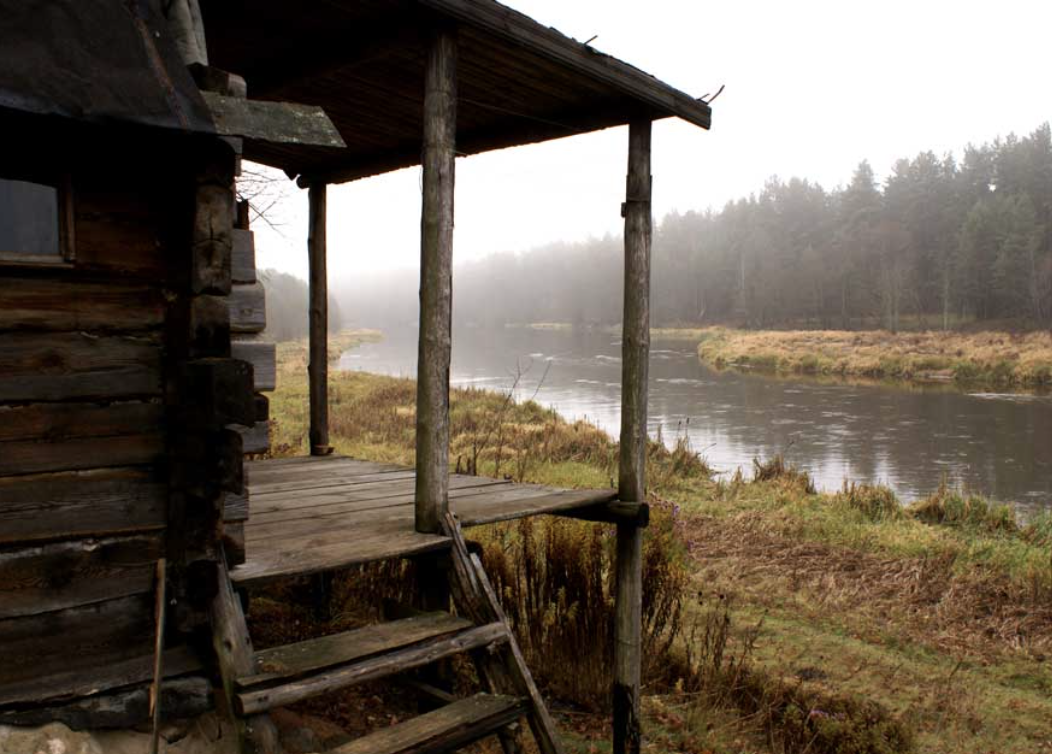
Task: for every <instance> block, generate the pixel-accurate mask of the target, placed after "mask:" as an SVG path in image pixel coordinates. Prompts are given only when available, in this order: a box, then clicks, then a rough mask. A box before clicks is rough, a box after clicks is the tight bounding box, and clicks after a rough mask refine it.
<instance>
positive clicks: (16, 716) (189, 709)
mask: <svg viewBox="0 0 1052 754" xmlns="http://www.w3.org/2000/svg"><path fill="white" fill-rule="evenodd" d="M149 697H150V692H149V688H148V687H147V686H138V687H136V688H132V689H129V690H121V691H115V692H112V693H108V694H93V695H92V696H87V697H83V698H81V699H76V700H74V701H72V702H68V703H65V704H63V703H56V704H52V705H46V706H37V705H34V706H32V707H26V708H17V707H13V708H10V709H7V710H3V709H0V725H23V726H30V725H47V724H48V723H55V722H58V723H65V724H66V725H68V726H69V727H70V728H72V729H73V730H86V729H88V730H97V729H105V728H135V727H137V726H140V725H142V724H144V723H146V722H148V721H149V720H150V710H149V707H150V698H149ZM211 709H212V683H211V681H209V680H208V679H207V678H205V677H203V676H188V677H183V678H169V679H167V680H165V682H164V686H163V687H162V689H161V719H162V720H164V721H170V720H185V719H188V718H193V717H197V716H198V715H202V714H204V713H205V712H208V711H209V710H211Z"/></svg>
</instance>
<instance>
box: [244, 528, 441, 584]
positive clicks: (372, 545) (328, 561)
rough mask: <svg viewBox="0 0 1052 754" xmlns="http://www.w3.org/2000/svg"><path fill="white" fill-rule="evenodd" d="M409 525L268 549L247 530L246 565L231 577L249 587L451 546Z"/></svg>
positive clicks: (343, 533) (439, 537)
mask: <svg viewBox="0 0 1052 754" xmlns="http://www.w3.org/2000/svg"><path fill="white" fill-rule="evenodd" d="M407 528H408V527H407V526H406V524H405V523H404V522H396V523H395V524H394V525H391V526H387V527H383V526H380V527H375V528H373V527H370V528H369V530H368V531H363V532H355V536H354V537H353V538H350V539H349V538H348V535H347V532H346V530H344V531H342V532H341V537H340V538H333V541H327V542H324V543H322V544H318V545H316V546H313V545H312V546H310V547H309V548H304V547H301V546H300V544H301V541H300V540H296V539H290V540H288V541H286V542H284V543H282V544H281V546H280V549H279V547H274V548H272V549H271V550H270V551H268V552H259V551H257V550H254V549H253V547H252V543H251V532H250V531H249V530H248V529H246V533H247V535H248V539H249V541H248V548H249V550H248V555H249V557H248V560H247V561H246V562H245V564H244V565H241V566H238V567H237V568H235V569H234V570H233V571H232V572H231V577H232V578H233V579H234V581H235V582H237V583H238V584H242V585H246V586H248V585H252V584H262V583H265V582H267V581H272V580H274V579H279V578H283V577H285V576H289V575H293V574H295V575H302V576H309V575H310V574H312V573H319V572H321V571H331V570H335V569H339V568H346V567H348V566H352V565H358V564H361V563H371V562H375V561H377V560H388V559H390V558H398V557H410V556H413V555H419V554H421V553H425V552H433V551H435V550H441V549H444V548H447V547H449V540H448V539H446V538H445V537H442V536H439V535H437V534H421V533H419V532H415V531H412V530H407ZM337 531H338V530H337ZM340 540H342V541H340ZM304 544H305V543H304Z"/></svg>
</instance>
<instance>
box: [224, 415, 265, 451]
mask: <svg viewBox="0 0 1052 754" xmlns="http://www.w3.org/2000/svg"><path fill="white" fill-rule="evenodd" d="M230 428H231V429H233V430H234V431H235V432H237V433H238V434H239V435H241V449H242V450H243V451H244V452H245V453H266V452H267V451H268V450H270V422H266V421H262V422H256V423H255V424H252V425H251V426H247V427H246V426H245V425H244V424H232V425H230Z"/></svg>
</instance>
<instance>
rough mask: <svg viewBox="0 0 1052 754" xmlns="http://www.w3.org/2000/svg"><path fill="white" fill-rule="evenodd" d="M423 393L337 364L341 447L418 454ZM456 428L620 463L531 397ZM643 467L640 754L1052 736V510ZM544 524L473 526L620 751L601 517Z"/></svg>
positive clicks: (588, 739) (913, 746)
mask: <svg viewBox="0 0 1052 754" xmlns="http://www.w3.org/2000/svg"><path fill="white" fill-rule="evenodd" d="M373 337H376V335H375V334H374V333H361V332H358V333H343V334H341V335H340V336H339V337H338V339H337V340H336V341H334V344H333V347H332V350H333V353H334V355H337V354H338V353H339V351H340V350H341V349H343V348H349V347H352V346H353V345H354V344H355V343H356V342H361V341H362V340H364V339H370V338H373ZM704 345H705V344H704V343H703V346H704ZM279 360H280V361H279V376H278V383H279V386H278V390H277V391H276V392H275V393H273V394H272V398H271V415H272V417H273V419H272V421H273V423H274V427H273V436H274V445H273V447H274V451H275V453H276V454H278V455H295V454H302V453H305V452H306V448H307V439H306V435H307V428H306V418H307V402H306V401H307V384H306V360H305V349H304V347H303V345H302V344H282V345H281V346H280V347H279ZM414 397H415V384H414V383H413V382H412V381H410V380H404V379H395V378H388V377H381V376H376V375H369V374H363V373H351V372H338V373H334V374H332V384H331V392H330V406H331V410H332V418H331V423H332V438H331V439H332V442H333V444H334V445H335V447H336V450H337V451H338V452H340V453H344V454H347V455H351V456H356V457H360V458H367V459H373V460H380V461H392V462H398V463H406V464H409V463H412V461H413V427H414ZM451 427H452V448H451V450H452V452H451V459H452V461H453V462H454V463H456V464H457V465H459V466H460V468H461V469H462V470H469V471H475V472H477V473H479V474H484V475H491V476H508V477H511V478H513V479H516V480H523V481H529V482H542V483H546V484H554V485H561V486H567V487H590V486H605V485H609V484H611V480H612V479H613V478H616V458H617V455H616V446H615V444H614V443H613V442H612V441H611V440H610V439H609V438H608V437H607V436H606V435H604V434H603V433H602V432H600V431H599V430H597V429H596V428H594V427H592V426H591V425H588V424H586V423H582V422H577V423H569V422H566V421H564V420H562V419H561V418H560V417H559V416H558V415H556V414H554V413H553V412H551V411H548V410H546V409H544V408H542V407H540V406H538V405H536V404H533V403H526V404H515V403H513V402H510V401H509V400H507V399H506V398H505V397H504V396H502V395H499V394H495V393H489V392H484V391H478V390H456V391H454V393H453V395H452V415H451ZM649 480H650V484H649V489H650V494H651V497H652V500H653V504H654V508H655V516H654V523H653V524H652V526H651V529H650V530H649V533H648V540H647V551H646V557H645V560H646V563H647V566H646V569H647V570H646V573H647V590H648V601H647V603H646V604H645V606H644V610H645V615H646V616H647V618H646V620H647V626H648V631H649V633H648V653H647V654H648V656H650V657H651V659H652V660H653V662H652V663H651V665H652V667H649V669H648V672H647V679H648V680H647V690H646V694H647V695H646V698H645V701H644V712H645V715H646V721H647V728H648V748H647V751H652V752H666V751H668V752H689V753H691V754H703V753H704V752H710V753H716V752H796V753H798V754H804V752H808V753H809V754H819V752H841V753H842V754H848V753H849V752H874V753H875V754H876V753H877V752H893V751H917V752H946V753H950V752H962V753H963V752H969V753H971V752H999V753H1002V754H1014V753H1016V752H1018V753H1019V754H1022V752H1052V669H1050V665H1049V660H1050V657H1052V519H1050V518H1049V517H1047V516H1044V517H1039V518H1038V519H1036V520H1033V521H1031V522H1030V523H1029V524H1027V525H1025V526H1022V525H1019V524H1017V523H1016V522H1015V520H1014V518H1013V516H1012V515H1011V512H1010V511H1007V510H1005V509H1000V508H997V507H994V506H991V505H989V504H987V503H986V502H985V501H983V500H981V499H976V498H971V499H969V498H964V497H962V496H961V495H959V494H957V493H956V492H955V491H953V490H949V489H943V490H940V491H939V492H938V493H936V494H935V495H933V496H932V497H931V498H930V499H927V500H923V501H909V502H910V504H909V505H905V506H904V505H902V504H900V501H897V500H895V499H894V496H893V495H892V493H891V492H890V491H889V490H886V489H884V488H880V487H868V486H847V487H845V489H844V490H842V491H841V492H840V493H838V494H835V495H831V494H819V493H816V492H814V489H813V487H812V486H811V484H810V480H808V479H807V478H806V476H804V475H802V474H800V473H798V472H796V471H795V470H794V469H792V468H789V467H786V466H785V465H784V464H783V463H781V461H780V460H779V459H769V460H768V461H767V462H765V463H758V464H757V465H756V467H755V468H754V469H745V470H742V472H741V473H739V474H738V475H737V476H735V477H734V478H732V479H725V480H717V479H716V478H714V477H713V476H712V475H711V474H710V473H709V472H708V469H707V468H706V466H705V464H704V461H703V459H699V458H698V457H697V456H696V455H695V454H693V453H692V452H691V450H690V448H689V447H686V445H685V444H684V443H680V444H679V446H677V447H676V448H674V449H673V450H671V451H670V450H667V449H665V448H663V447H660V446H656V445H655V446H654V447H653V448H652V449H651V453H650V471H649ZM531 522H532V523H526V524H510V525H503V526H496V527H492V528H490V529H488V530H486V531H481V530H478V529H476V530H472V536H474V537H475V538H478V539H481V540H482V542H483V544H484V546H485V553H486V563H487V569H488V570H489V571H490V573H491V575H492V576H493V577H494V579H495V580H496V581H497V582H498V584H499V585H500V586H501V591H502V594H503V595H504V598H505V600H506V601H507V602H508V607H509V612H510V613H512V615H513V618H514V619H515V620H516V627H517V630H518V631H519V633H520V636H521V637H522V642H523V645H524V649H526V651H527V654H528V655H529V656H530V660H531V665H532V666H533V667H534V668H535V670H536V672H537V674H538V676H539V680H540V681H541V683H542V684H543V685H544V687H545V689H546V690H547V691H548V693H549V694H550V695H552V696H553V697H554V698H555V699H556V704H555V706H556V708H557V710H558V718H559V721H560V724H561V725H562V726H563V728H564V730H565V732H566V734H567V738H568V740H569V741H570V743H571V749H572V750H573V751H576V752H582V753H583V752H603V751H608V750H609V748H608V744H607V743H606V742H607V741H608V740H609V739H608V735H607V730H606V722H605V721H606V719H607V718H606V715H605V714H603V712H602V710H601V706H602V698H601V697H602V694H601V693H598V692H597V689H598V690H601V689H603V688H604V686H603V684H604V683H605V682H606V681H605V678H606V676H605V675H604V672H603V668H604V667H605V662H604V661H603V657H602V656H601V655H602V653H603V652H605V651H607V649H608V647H609V636H608V632H607V631H606V630H605V629H604V626H608V617H609V603H610V600H609V585H608V583H607V581H606V576H607V575H608V569H609V563H610V532H609V531H608V530H606V529H605V528H604V527H601V526H595V525H591V524H583V523H580V522H569V521H558V522H551V521H543V520H538V519H535V520H531ZM527 572H528V574H527V575H524V573H527ZM529 574H532V575H529ZM567 574H570V575H569V576H567ZM403 575H404V574H403ZM560 579H561V580H560ZM370 583H371V584H383V585H385V586H384V588H390V584H391V583H392V580H391V578H390V573H385V574H383V575H381V576H378V575H377V574H376V573H371V574H370V573H363V574H361V575H359V576H358V577H356V580H355V579H352V580H351V581H350V582H348V585H347V586H346V590H345V591H346V593H347V594H348V595H350V597H349V599H350V598H351V597H354V596H355V595H357V596H358V597H359V598H360V596H361V595H360V592H361V591H362V589H363V588H364V585H366V584H370ZM523 591H527V592H528V593H529V595H530V599H529V600H526V601H523V600H522V599H520V597H521V592H523ZM516 595H520V597H517V596H516ZM352 601H353V600H352ZM275 609H276V608H275ZM348 612H353V611H352V610H350V609H348ZM296 620H297V621H298V620H299V618H297V619H296ZM297 625H298V624H297ZM590 653H592V654H590ZM594 653H599V655H600V656H599V657H598V658H596V659H595V660H594V661H592V660H591V659H590V658H592V656H593V654H594ZM573 658H576V660H575V659H573ZM378 693H382V691H381V692H378ZM370 698H372V697H370ZM366 701H367V702H368V700H366ZM370 703H371V702H370ZM374 706H375V705H374ZM332 714H333V715H335V716H336V717H337V718H338V719H342V718H339V715H340V714H344V715H346V713H345V712H344V713H340V712H339V711H338V710H335V709H334V710H332ZM352 722H353V721H351V720H349V719H348V720H347V724H348V725H351V724H352Z"/></svg>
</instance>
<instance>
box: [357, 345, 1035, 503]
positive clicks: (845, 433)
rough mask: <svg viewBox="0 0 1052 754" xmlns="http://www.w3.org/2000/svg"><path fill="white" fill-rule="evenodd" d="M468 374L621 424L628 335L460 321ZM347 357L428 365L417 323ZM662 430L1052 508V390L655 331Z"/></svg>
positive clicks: (825, 471)
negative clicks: (811, 359)
mask: <svg viewBox="0 0 1052 754" xmlns="http://www.w3.org/2000/svg"><path fill="white" fill-rule="evenodd" d="M453 342H454V346H453V366H452V375H451V379H452V382H453V384H454V385H457V386H469V385H471V386H476V387H482V388H487V389H492V390H499V391H507V390H509V389H511V388H512V386H513V385H515V383H516V376H517V375H518V379H517V382H518V384H517V386H516V388H515V392H516V397H517V398H519V399H528V398H531V397H534V396H536V400H537V401H538V402H539V403H541V404H543V405H546V406H551V407H554V408H555V409H556V410H558V411H559V413H561V414H562V415H563V416H565V417H567V418H569V419H578V418H584V419H587V420H589V421H591V422H593V423H595V424H597V425H598V426H600V427H601V428H603V429H604V430H606V431H607V432H609V433H611V434H612V435H614V436H616V435H617V433H618V432H619V427H620V410H619V409H620V384H619V383H620V378H621V361H620V349H621V345H620V340H619V338H617V337H616V336H612V335H609V334H604V333H600V332H577V331H572V332H571V331H553V330H532V329H518V328H516V329H494V330H482V329H465V330H462V331H458V332H456V333H455V334H454V341H453ZM340 367H341V368H343V369H353V370H361V371H367V372H376V373H379V374H389V375H396V376H408V377H411V376H414V375H415V373H416V335H415V333H414V332H406V333H395V334H393V335H391V336H389V337H387V338H385V339H384V340H383V341H382V342H380V343H374V344H367V345H364V346H362V347H361V348H358V349H355V350H352V351H348V352H346V353H345V354H343V356H342V358H341V360H340ZM650 432H651V436H652V437H657V436H658V433H659V432H660V436H661V437H662V439H663V440H664V441H665V442H666V443H667V444H672V443H673V442H675V440H676V438H677V437H680V436H683V435H686V436H687V437H688V438H689V440H690V443H691V447H692V448H693V449H694V450H695V451H697V452H699V453H701V454H702V455H703V456H704V457H705V458H706V459H707V460H708V462H709V463H710V464H711V465H712V466H713V467H715V468H716V469H717V470H719V471H720V472H721V473H725V474H732V473H733V472H734V471H735V470H736V469H737V468H739V467H740V468H742V469H743V470H744V471H745V472H746V473H749V472H751V469H752V460H753V459H754V458H760V459H765V458H770V457H771V456H773V455H775V454H777V453H782V454H784V455H785V457H786V458H787V459H788V460H790V461H791V462H792V463H794V464H796V465H797V466H798V467H800V468H803V469H806V470H807V471H808V472H809V473H810V474H812V476H813V477H814V479H815V482H816V484H817V485H818V486H819V487H820V488H822V489H826V490H833V489H836V488H839V487H840V486H841V484H842V483H843V482H844V480H854V481H865V482H881V483H884V484H887V485H888V486H890V487H891V488H892V489H894V490H895V491H896V493H897V494H898V495H899V497H900V499H902V500H904V501H906V502H909V501H912V500H914V499H917V498H919V497H922V496H924V495H927V494H928V493H930V492H931V491H932V490H934V489H935V488H936V487H937V486H938V484H939V481H940V479H941V478H943V477H944V476H946V477H948V478H949V480H950V481H951V482H952V483H954V484H957V485H959V486H962V487H964V488H965V489H968V490H970V491H975V492H980V493H983V494H985V495H988V496H990V497H992V498H994V499H996V500H1002V501H1011V502H1015V503H1018V504H1019V505H1020V506H1021V507H1024V508H1028V509H1030V510H1034V509H1040V508H1048V507H1052V396H1048V395H1024V394H998V393H980V392H972V393H968V392H961V391H958V390H956V389H953V388H950V387H946V386H941V387H921V388H915V387H909V388H905V387H896V386H888V385H882V384H862V385H859V384H852V383H846V382H831V381H818V380H811V379H807V378H793V379H785V378H779V377H768V376H761V375H754V374H741V373H738V372H733V371H726V372H719V371H715V370H712V369H710V368H708V367H706V366H705V365H703V364H701V363H700V362H699V361H698V358H697V354H696V352H695V350H694V346H693V343H692V342H690V341H684V340H671V341H667V340H657V339H655V340H654V341H653V342H652V343H651V361H650Z"/></svg>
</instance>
